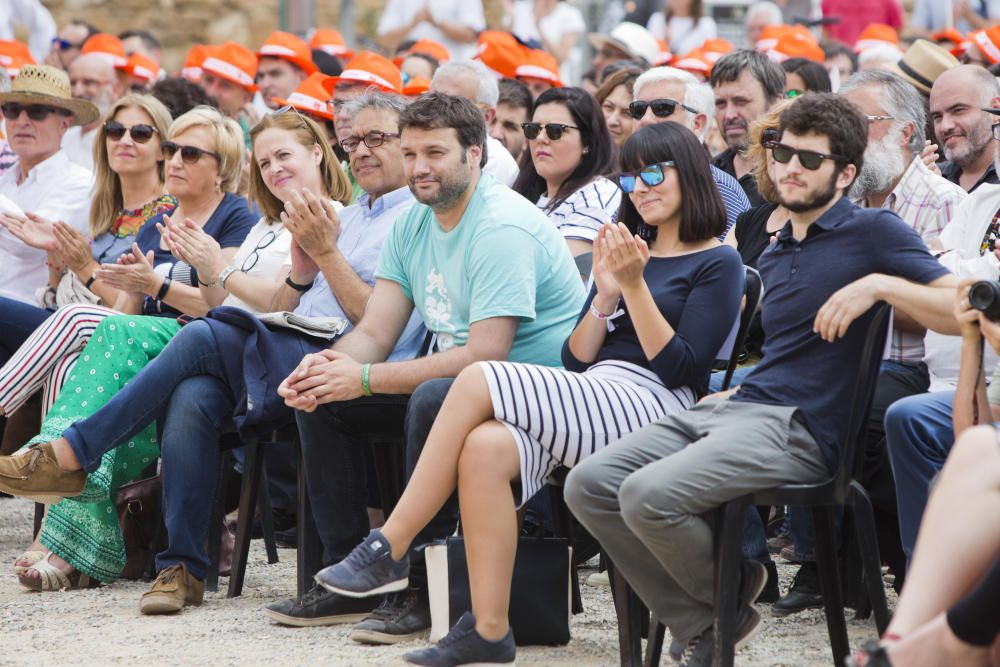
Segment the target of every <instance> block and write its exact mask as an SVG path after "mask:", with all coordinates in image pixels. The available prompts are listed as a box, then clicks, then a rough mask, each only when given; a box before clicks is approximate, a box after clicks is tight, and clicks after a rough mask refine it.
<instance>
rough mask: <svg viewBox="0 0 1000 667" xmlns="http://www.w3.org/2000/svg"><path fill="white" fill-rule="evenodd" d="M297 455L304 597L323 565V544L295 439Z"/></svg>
mask: <svg viewBox="0 0 1000 667" xmlns="http://www.w3.org/2000/svg"><path fill="white" fill-rule="evenodd" d="M295 456H296V457H297V458H298V462H299V465H298V475H299V489H298V493H299V511H298V530H297V532H298V537H297V539H298V547H299V548H298V551H297V553H296V555H295V558H296V564H297V567H296V569H297V570H298V576H297V579H298V595H299V597H302V596H303V595H305V594H306V591H308V590H309V589H310V588H312V587H313V577H314V576H316V573H317V572H319V570H320V568H321V567H322V566H323V545H322V543H321V542H320V539H319V533H318V532H317V531H316V524H315V523H314V522H313V515H312V505H311V504H310V502H309V490H308V489H307V488H306V473H305V466H304V465H302V449H301V445H300V443H299V440H298V438H296V439H295Z"/></svg>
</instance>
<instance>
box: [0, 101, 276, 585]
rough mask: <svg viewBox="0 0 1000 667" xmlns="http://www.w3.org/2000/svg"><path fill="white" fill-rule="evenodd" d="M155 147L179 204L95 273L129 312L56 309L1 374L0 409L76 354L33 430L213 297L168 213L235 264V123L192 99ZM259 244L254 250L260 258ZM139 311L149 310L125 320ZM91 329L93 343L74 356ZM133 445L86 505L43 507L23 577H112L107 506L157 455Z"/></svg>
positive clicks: (97, 393) (114, 540)
mask: <svg viewBox="0 0 1000 667" xmlns="http://www.w3.org/2000/svg"><path fill="white" fill-rule="evenodd" d="M161 149H162V155H163V160H164V170H165V173H166V186H167V188H168V189H169V190H170V192H171V193H172V194H173V195H174V196H176V198H177V202H178V205H177V208H176V209H175V210H174V212H173V216H171V217H168V216H162V215H161V216H158V217H157V218H154V219H153V220H152V221H151V222H153V224H149V223H147V224H146V225H145V226H144V227H143V228H142V229H141V230H140V231H139V233H138V235H137V237H136V241H135V243H134V244H133V246H132V249H131V251H130V253H128V254H126V255H123V256H122V258H120V259H119V261H118V263H112V264H108V263H105V264H102V265H101V266H100V268H98V269H97V270H96V272H95V276H96V279H97V280H99V281H101V282H103V283H104V284H106V285H108V286H109V287H111V288H112V289H114V290H116V291H117V297H116V304H115V305H116V307H117V310H118V311H122V312H125V313H127V314H130V315H133V316H132V317H128V318H123V319H121V320H119V319H118V318H114V317H112V316H114V315H116V310H113V309H109V308H101V309H93V308H92V307H89V306H88V307H87V308H90V310H89V311H86V312H84V307H81V306H68V307H64V308H60V309H59V311H57V312H56V313H55V314H54V315H53V316H52V317H51V318H50V319H49V320H47V321H46V322H45V323H44V324H43V325H42V326H41V327H39V329H38V330H37V331H36V332H35V333H34V334H32V336H31V338H29V340H28V342H27V343H26V344H25V345H24V346H22V349H21V350H20V351H19V352H18V354H17V355H16V356H15V357H14V358H13V359H11V361H10V362H9V363H8V364H7V366H5V367H4V369H3V370H2V371H0V377H2V378H10V387H9V388H8V389H7V390H6V391H4V390H0V394H2V395H0V409H4V410H6V411H8V412H9V411H10V409H11V407H12V405H13V407H16V405H17V404H19V402H22V401H23V400H24V399H25V398H27V396H28V395H30V393H31V392H30V391H28V392H27V393H25V391H26V390H25V389H24V386H25V385H28V384H30V383H31V382H33V381H34V378H35V377H36V376H37V375H39V369H41V370H42V371H43V372H44V371H46V370H47V368H53V367H58V366H60V365H69V363H70V361H72V363H73V364H75V363H76V357H77V356H79V359H80V364H83V365H84V366H85V367H86V368H85V369H77V368H76V366H75V365H74V366H73V367H72V369H71V370H69V371H67V372H65V373H62V374H60V375H61V376H64V377H66V378H67V382H68V383H69V386H70V387H71V389H70V395H68V396H65V397H63V398H62V399H61V400H58V399H57V400H56V402H55V403H54V404H53V407H52V409H51V410H50V411H49V413H48V414H47V416H46V419H45V422H44V424H43V428H42V435H41V436H39V437H43V436H46V435H48V434H52V433H61V431H62V428H64V427H65V426H66V425H68V424H69V423H72V421H73V418H74V416H75V413H74V414H73V415H71V414H68V410H69V407H67V406H72V408H73V409H75V410H83V411H89V410H93V409H96V408H97V407H99V406H100V405H101V404H103V402H104V401H106V400H107V398H108V397H109V396H111V395H113V394H114V393H115V392H116V391H117V389H118V388H120V386H122V385H123V384H124V383H125V382H127V381H128V380H129V379H130V378H131V377H133V376H134V375H135V373H137V372H138V371H139V369H140V368H142V367H143V366H144V365H145V363H146V362H147V360H148V359H151V358H153V357H154V356H156V355H157V354H158V353H159V351H160V350H162V349H163V346H164V345H166V344H167V342H168V341H169V340H170V339H171V338H172V337H173V335H174V334H175V333H176V332H177V331H178V330H179V328H180V324H179V323H178V322H177V319H176V318H177V316H178V315H181V314H186V315H190V316H199V315H203V314H204V313H206V312H207V311H208V310H209V309H210V308H211V307H213V306H214V305H217V304H218V302H216V301H213V298H212V295H211V294H206V290H205V288H203V287H202V286H201V284H200V283H206V282H210V281H206V280H205V278H204V277H201V274H200V272H199V266H198V264H197V263H195V264H192V263H189V262H187V261H184V260H183V259H182V258H180V257H178V256H176V255H175V254H173V252H172V246H171V244H170V243H169V238H163V233H162V230H164V229H165V227H164V226H163V224H162V223H163V222H165V221H168V220H172V221H173V225H172V226H178V227H179V226H183V228H184V229H186V230H188V234H189V236H191V237H192V238H195V239H198V240H200V242H201V243H202V244H212V247H213V248H214V249H215V255H213V257H217V258H219V259H220V260H221V261H223V262H225V263H228V262H230V261H233V258H234V255H236V253H237V249H238V248H239V247H240V244H242V243H243V241H244V239H246V237H247V234H248V232H249V231H250V228H251V227H252V226H253V224H254V221H255V219H256V214H255V213H253V212H252V211H251V209H250V207H249V205H248V204H247V201H246V199H244V198H242V197H240V196H238V195H235V194H233V190H234V189H235V188H236V186H237V184H238V182H239V174H240V170H241V169H242V165H243V155H244V150H243V141H242V136H241V133H240V130H239V126H238V125H236V124H235V123H234V121H232V120H229V119H226V118H224V117H223V116H222V115H221V114H219V112H218V111H216V110H215V109H212V108H210V107H197V108H195V109H193V110H191V111H189V112H188V113H186V114H184V115H183V116H181V117H179V118H178V119H177V120H175V121H174V123H173V124H172V125H171V126H170V130H169V133H168V136H167V139H164V140H162V141H161ZM168 237H169V234H168ZM279 248H280V246H276V250H277V249H279ZM252 250H254V248H251V249H250V250H248V251H247V253H248V254H249V253H250V252H251V251H252ZM263 250H264V249H263V248H260V249H259V250H257V253H258V256H259V255H260V254H261V252H262V251H263ZM286 252H287V249H286ZM268 265H269V264H268V263H264V264H262V265H261V266H262V268H263V267H264V266H268ZM279 265H280V262H279ZM220 301H221V299H220ZM240 303H242V302H240ZM138 314H144V315H149V317H135V315H138ZM109 320H110V321H109ZM99 325H100V326H99ZM92 336H93V337H94V340H93V343H94V345H93V346H92V348H91V351H90V352H87V351H86V350H83V352H82V353H81V352H80V350H82V349H83V347H84V345H86V344H87V342H88V341H90V340H91V337H92ZM56 348H58V349H56ZM60 353H61V356H60ZM49 372H51V371H49ZM0 382H2V380H0ZM60 396H62V394H61V393H60ZM71 399H72V400H71ZM43 439H47V438H45V437H43ZM132 445H133V446H132V447H128V448H125V449H123V451H122V452H121V453H116V454H112V455H109V456H108V457H106V458H105V460H104V461H102V464H101V466H100V468H99V470H97V471H95V473H94V475H92V476H91V478H90V480H89V481H90V483H89V485H88V489H87V493H86V494H85V496H84V497H83V498H81V500H83V501H85V502H61V503H58V504H55V505H52V506H51V507H50V509H49V512H48V514H47V515H46V518H45V522H44V525H43V529H42V532H41V535H40V537H39V542H37V543H36V544H35V545H33V547H32V549H31V551H41V552H42V553H43V554H45V557H44V558H43V559H42V560H39V561H37V562H36V563H35V564H34V565H31V566H30V567H26V566H27V565H30V562H21V561H19V562H18V563H17V565H16V567H17V568H18V569H19V570H20V571H19V574H18V576H19V578H20V580H21V584H22V585H24V586H25V587H27V588H30V589H34V590H59V589H60V588H72V587H75V586H85V585H89V584H90V583H91V582H92V581H95V580H96V581H113V580H114V579H115V578H117V576H118V573H119V572H120V571H121V568H122V567H123V566H124V547H123V544H122V541H121V534H120V532H119V530H118V524H117V520H116V517H115V514H114V512H113V511H109V510H113V505H112V501H113V499H114V497H115V494H116V493H117V490H118V488H119V487H120V486H121V485H122V484H124V483H125V482H127V481H129V480H130V479H132V478H134V477H135V475H137V474H138V473H139V472H140V471H141V470H142V469H143V468H144V467H145V466H146V465H148V464H149V463H150V462H152V461H154V460H155V457H156V455H157V452H158V449H157V447H156V438H155V432H151V433H149V434H143V437H139V438H136V439H135V440H134V441H133V443H132ZM42 547H44V549H47V550H48V551H49V553H47V554H46V553H45V551H44V550H43V549H42ZM32 560H33V559H32Z"/></svg>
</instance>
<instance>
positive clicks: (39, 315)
mask: <svg viewBox="0 0 1000 667" xmlns="http://www.w3.org/2000/svg"><path fill="white" fill-rule="evenodd" d="M51 314H52V311H51V310H48V309H46V308H40V307H39V306H32V305H30V304H27V303H24V302H23V301H18V300H17V299H8V298H5V297H0V365H3V364H5V363H7V360H8V359H10V358H11V357H12V356H14V353H15V352H17V350H18V348H19V347H21V345H23V344H24V341H26V340H28V336H30V335H31V334H32V333H34V331H35V329H37V328H38V326H39V325H40V324H41V323H42V322H44V321H45V320H47V319H48V317H49V315H51Z"/></svg>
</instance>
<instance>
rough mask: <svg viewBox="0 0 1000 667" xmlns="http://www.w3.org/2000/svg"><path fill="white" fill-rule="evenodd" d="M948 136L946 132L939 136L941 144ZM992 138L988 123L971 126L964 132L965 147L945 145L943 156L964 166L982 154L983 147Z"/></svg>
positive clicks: (991, 130)
mask: <svg viewBox="0 0 1000 667" xmlns="http://www.w3.org/2000/svg"><path fill="white" fill-rule="evenodd" d="M950 136H951V134H946V135H944V136H942V137H940V139H941V143H942V145H943V144H944V141H945V140H946V139H947V138H948V137H950ZM992 140H993V128H992V127H991V126H990V125H985V126H983V127H973V128H972V129H971V130H969V131H968V132H966V133H965V142H966V145H965V147H964V148H961V149H958V150H955V149H949V148H947V147H945V148H944V157H945V159H947V160H950V161H951V162H953V163H955V164H956V165H958V166H959V167H965V166H966V165H969V164H971V163H972V162H973V161H974V160H975V159H976V158H978V157H979V156H980V155H982V152H983V149H985V148H986V147H987V145H988V144H989V143H990V142H991V141H992Z"/></svg>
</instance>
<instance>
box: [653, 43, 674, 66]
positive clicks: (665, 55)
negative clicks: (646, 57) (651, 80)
mask: <svg viewBox="0 0 1000 667" xmlns="http://www.w3.org/2000/svg"><path fill="white" fill-rule="evenodd" d="M656 43H657V44H659V45H660V52H659V53H658V54H656V58H655V59H654V60H653V63H652V65H653V67H659V66H661V65H666V64H667V63H669V62H670V61H671V60H673V59H674V54H672V53H671V52H670V47H669V46H667V43H666V42H664V41H663V40H662V39H658V40H656Z"/></svg>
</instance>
